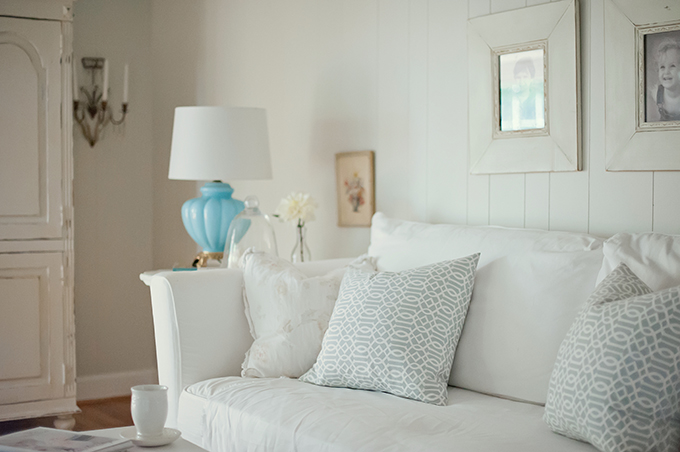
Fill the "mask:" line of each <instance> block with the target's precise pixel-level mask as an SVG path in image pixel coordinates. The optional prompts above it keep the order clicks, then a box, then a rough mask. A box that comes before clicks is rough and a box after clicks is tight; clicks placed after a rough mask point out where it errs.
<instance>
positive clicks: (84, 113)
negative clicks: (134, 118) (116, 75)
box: [73, 57, 130, 147]
mask: <svg viewBox="0 0 680 452" xmlns="http://www.w3.org/2000/svg"><path fill="white" fill-rule="evenodd" d="M81 61H82V64H83V68H85V70H88V71H90V76H91V83H90V86H89V87H86V86H78V75H77V74H78V71H77V69H78V68H77V64H75V60H74V64H73V117H74V118H75V120H76V122H77V123H78V124H79V125H80V129H81V130H82V132H83V136H85V139H86V140H87V141H88V143H90V147H94V145H95V144H96V143H97V141H99V135H100V133H101V131H102V130H104V127H106V126H107V125H108V124H109V123H112V124H114V125H120V124H122V123H123V122H124V121H125V116H126V115H127V109H128V87H129V85H128V82H129V80H128V79H129V75H130V68H129V66H128V65H127V64H126V65H125V68H124V69H123V104H122V107H121V111H122V115H121V117H120V119H116V118H114V117H113V111H112V110H111V107H110V106H109V105H108V99H109V62H108V61H107V60H106V59H104V58H94V57H85V58H83V59H82V60H81ZM99 78H100V79H101V80H102V85H103V88H102V89H100V87H99V85H98V84H97V79H99ZM80 93H82V94H84V95H85V97H86V99H87V101H86V102H81V101H80Z"/></svg>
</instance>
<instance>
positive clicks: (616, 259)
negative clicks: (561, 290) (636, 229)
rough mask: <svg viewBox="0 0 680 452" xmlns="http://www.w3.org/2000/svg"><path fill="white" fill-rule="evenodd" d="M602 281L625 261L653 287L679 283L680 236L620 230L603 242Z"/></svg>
mask: <svg viewBox="0 0 680 452" xmlns="http://www.w3.org/2000/svg"><path fill="white" fill-rule="evenodd" d="M603 251H604V262H603V263H602V269H601V270H600V274H599V276H598V278H597V283H598V284H599V283H600V282H602V281H603V280H604V278H605V277H607V275H608V274H609V273H611V272H612V271H613V270H614V269H615V268H616V267H618V266H619V264H621V263H624V264H626V265H627V266H628V268H630V269H631V270H632V271H633V272H634V273H635V274H636V275H637V276H638V277H639V278H640V279H641V280H642V281H643V282H644V283H645V284H647V285H648V286H649V287H650V288H651V289H652V290H654V291H657V290H662V289H668V288H669V287H674V286H677V285H680V235H667V234H659V233H655V232H641V233H629V232H620V233H618V234H616V235H614V236H612V237H611V238H609V239H607V241H606V242H605V243H604V248H603Z"/></svg>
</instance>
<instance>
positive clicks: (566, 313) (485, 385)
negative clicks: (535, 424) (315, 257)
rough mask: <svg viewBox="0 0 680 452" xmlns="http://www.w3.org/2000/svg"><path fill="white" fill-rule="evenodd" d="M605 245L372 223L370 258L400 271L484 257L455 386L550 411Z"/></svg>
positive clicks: (555, 235)
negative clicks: (553, 380) (553, 377)
mask: <svg viewBox="0 0 680 452" xmlns="http://www.w3.org/2000/svg"><path fill="white" fill-rule="evenodd" d="M602 243H603V242H602V240H601V239H599V238H597V237H593V236H590V235H587V234H579V233H567V232H550V231H536V230H527V229H510V228H500V227H491V226H459V225H430V224H423V223H415V222H410V221H403V220H395V219H390V218H387V217H386V216H385V215H383V214H381V213H377V214H375V216H374V217H373V225H372V227H371V245H370V247H369V251H368V252H369V255H371V256H375V257H376V258H377V264H378V270H385V271H401V270H404V269H406V268H412V267H415V266H420V265H427V264H430V263H432V262H437V261H440V260H445V259H455V258H459V257H461V256H467V255H469V254H472V253H477V252H480V253H481V257H480V260H479V266H478V268H477V274H476V277H475V290H474V292H473V294H472V301H471V303H470V308H469V311H468V315H467V318H466V320H465V327H464V328H463V333H462V335H461V338H460V341H459V343H458V349H457V351H456V359H455V360H454V363H453V369H452V372H451V378H450V379H449V384H451V385H455V386H458V387H461V388H466V389H472V390H475V391H480V392H484V393H488V394H497V395H501V396H504V397H509V398H514V399H519V400H525V401H531V402H535V403H545V400H546V395H547V391H548V382H549V380H550V374H551V372H552V369H553V366H554V364H555V358H556V357H557V351H558V349H559V346H560V343H561V342H562V339H564V335H565V334H566V333H567V331H568V330H569V327H570V326H571V324H572V323H573V321H574V319H575V318H576V314H577V313H578V312H579V310H580V309H581V306H582V305H583V303H584V302H585V301H586V300H587V298H588V296H589V295H590V293H591V292H592V291H593V289H594V288H595V280H596V278H597V274H598V271H599V270H600V267H601V265H602Z"/></svg>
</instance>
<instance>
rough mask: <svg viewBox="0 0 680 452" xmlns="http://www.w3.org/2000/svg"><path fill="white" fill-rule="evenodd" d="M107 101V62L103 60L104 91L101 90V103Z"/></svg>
mask: <svg viewBox="0 0 680 452" xmlns="http://www.w3.org/2000/svg"><path fill="white" fill-rule="evenodd" d="M107 100H109V60H104V89H103V90H102V101H103V102H106V101H107Z"/></svg>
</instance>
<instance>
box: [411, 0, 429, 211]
mask: <svg viewBox="0 0 680 452" xmlns="http://www.w3.org/2000/svg"><path fill="white" fill-rule="evenodd" d="M427 11H428V0H410V1H409V3H408V13H409V23H408V25H409V28H408V62H409V64H408V94H409V97H408V106H409V118H408V120H409V128H408V147H409V160H408V161H409V166H411V167H412V168H413V171H415V176H416V179H415V181H416V184H415V187H414V188H415V190H416V193H414V195H416V196H417V198H414V203H413V206H412V209H413V213H412V216H413V218H414V219H416V220H418V221H427V219H428V218H427V181H428V176H427V162H428V155H429V147H428V143H427V122H428V115H427V92H428V91H427V73H428V68H427V41H428V40H427V34H428V20H427V19H428V14H427Z"/></svg>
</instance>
